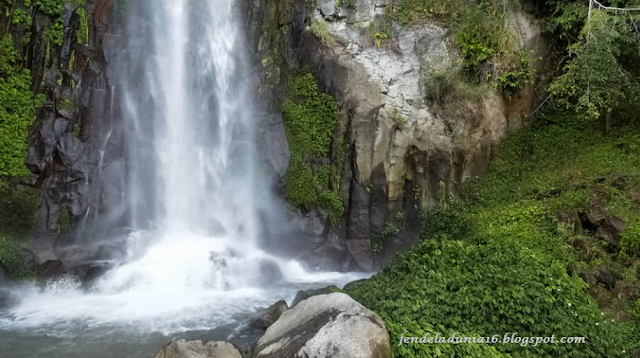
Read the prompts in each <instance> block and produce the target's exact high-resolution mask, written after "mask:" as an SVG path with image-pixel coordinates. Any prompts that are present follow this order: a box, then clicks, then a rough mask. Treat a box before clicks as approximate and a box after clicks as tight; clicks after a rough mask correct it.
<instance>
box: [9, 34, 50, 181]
mask: <svg viewBox="0 0 640 358" xmlns="http://www.w3.org/2000/svg"><path fill="white" fill-rule="evenodd" d="M18 61H19V59H18V57H17V54H16V51H15V50H14V48H13V40H12V38H11V36H5V37H4V38H2V39H1V40H0V103H1V104H2V105H0V178H2V177H15V176H23V175H26V174H28V171H27V169H26V168H25V166H24V158H25V155H26V152H27V144H26V137H27V130H28V128H29V126H30V125H31V123H33V120H34V119H35V116H36V108H38V107H40V106H41V105H42V102H43V98H42V96H34V95H33V93H32V92H31V87H32V86H31V73H30V71H29V70H27V69H24V68H20V67H19V62H18Z"/></svg>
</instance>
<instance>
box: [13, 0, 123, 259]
mask: <svg viewBox="0 0 640 358" xmlns="http://www.w3.org/2000/svg"><path fill="white" fill-rule="evenodd" d="M16 6H17V7H21V8H23V9H24V10H25V11H28V12H30V13H32V14H33V15H32V21H31V28H29V29H22V32H21V33H16V31H14V34H13V35H14V36H13V40H14V43H15V45H16V47H17V48H20V49H22V50H23V51H24V55H25V56H24V58H25V59H27V63H28V67H29V69H30V70H31V73H32V78H33V84H34V91H35V92H37V93H43V94H44V95H45V104H44V106H43V107H42V108H41V109H40V110H39V111H38V115H37V119H36V121H35V123H34V124H33V126H32V128H31V129H30V133H29V137H28V143H29V150H28V156H27V159H26V164H27V167H28V168H29V169H30V170H31V172H32V173H33V174H34V185H35V186H36V187H37V188H38V189H39V191H40V206H39V209H38V213H37V222H38V240H36V243H35V252H36V253H37V255H38V256H39V257H38V259H39V260H40V261H44V260H47V259H51V258H52V257H53V256H54V255H53V251H52V248H53V244H54V243H55V242H56V241H58V243H60V240H62V239H65V240H68V241H78V242H87V241H89V239H90V235H96V233H97V232H101V230H100V229H102V230H104V229H105V228H104V227H101V228H99V229H98V228H97V227H96V225H97V224H99V223H100V221H101V220H102V218H104V216H105V215H112V214H113V213H114V212H116V211H118V210H121V208H122V205H121V203H120V202H119V198H120V197H121V195H117V194H116V193H121V192H122V190H121V187H122V184H121V183H122V177H121V175H123V173H122V172H119V173H114V170H113V167H114V166H117V164H116V163H117V160H116V159H117V158H118V157H122V154H121V148H122V146H123V143H122V141H121V140H119V135H120V134H121V133H118V129H117V128H118V123H116V122H117V119H116V116H115V115H114V106H113V103H115V102H116V100H115V93H114V90H113V80H112V76H113V75H114V72H113V70H114V69H113V68H112V69H111V70H112V71H111V72H110V71H109V70H108V66H107V65H108V63H109V61H110V60H111V57H112V56H113V47H114V44H115V43H116V42H117V41H118V39H119V38H120V37H121V36H120V35H119V34H120V33H121V31H120V29H121V26H120V25H121V23H122V21H121V20H122V15H123V13H124V3H123V2H118V3H116V1H112V0H87V1H86V4H85V5H79V4H76V3H66V4H65V5H64V9H63V10H55V11H54V10H51V9H45V8H42V7H38V6H37V5H33V8H30V7H26V6H25V5H24V3H23V2H22V1H17V2H16V4H14V7H16ZM39 6H45V5H39ZM55 6H57V5H55ZM61 6H62V5H60V7H61ZM47 10H49V11H47ZM56 22H57V23H58V24H60V25H61V26H62V29H59V28H57V29H56V27H55V25H56ZM17 31H18V30H17ZM53 31H59V32H60V34H59V36H60V37H61V38H60V39H58V40H52V36H51V34H52V33H53ZM26 33H30V38H29V36H24V35H25V34H26ZM58 239H60V240H58Z"/></svg>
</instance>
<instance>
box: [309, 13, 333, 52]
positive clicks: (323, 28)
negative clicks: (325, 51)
mask: <svg viewBox="0 0 640 358" xmlns="http://www.w3.org/2000/svg"><path fill="white" fill-rule="evenodd" d="M309 30H310V31H311V33H312V34H313V35H314V36H315V37H317V38H318V39H319V40H320V42H322V44H323V45H325V46H333V45H335V42H336V40H335V38H333V35H332V34H331V31H330V30H329V25H328V24H327V22H326V21H324V20H318V19H314V20H313V21H312V22H311V26H310V27H309Z"/></svg>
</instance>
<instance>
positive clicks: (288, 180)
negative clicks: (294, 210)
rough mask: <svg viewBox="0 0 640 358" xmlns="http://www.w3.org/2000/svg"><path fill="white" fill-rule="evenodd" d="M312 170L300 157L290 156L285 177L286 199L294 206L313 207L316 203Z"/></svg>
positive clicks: (316, 196)
mask: <svg viewBox="0 0 640 358" xmlns="http://www.w3.org/2000/svg"><path fill="white" fill-rule="evenodd" d="M314 182H315V180H314V176H313V171H312V170H311V167H309V166H308V165H307V164H306V163H304V161H302V160H301V159H300V157H296V156H292V158H291V163H290V164H289V170H288V171H287V175H286V177H285V191H286V198H287V201H288V202H289V203H290V204H291V205H293V206H295V207H300V206H307V207H313V206H315V205H316V204H317V203H318V195H317V194H316V190H315V188H314V185H313V183H314Z"/></svg>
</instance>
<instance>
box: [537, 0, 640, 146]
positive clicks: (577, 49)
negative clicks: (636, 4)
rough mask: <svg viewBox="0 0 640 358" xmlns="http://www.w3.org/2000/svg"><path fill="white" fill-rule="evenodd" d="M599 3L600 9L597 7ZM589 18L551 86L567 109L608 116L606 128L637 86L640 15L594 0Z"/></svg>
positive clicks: (587, 116) (592, 116)
mask: <svg viewBox="0 0 640 358" xmlns="http://www.w3.org/2000/svg"><path fill="white" fill-rule="evenodd" d="M593 4H596V5H597V7H598V9H594V8H593ZM591 5H592V6H591V7H590V9H589V12H588V18H587V20H586V21H585V23H584V27H583V28H582V31H581V32H580V35H579V38H578V40H579V41H577V42H575V43H573V44H572V45H570V46H569V53H570V56H571V59H570V60H569V61H568V62H567V64H566V66H565V67H564V73H563V74H562V75H561V76H559V77H557V78H556V79H555V80H554V81H553V83H552V84H551V86H550V88H549V92H550V94H551V95H553V96H555V98H556V99H557V100H558V102H559V103H560V104H562V105H564V106H565V107H566V108H567V109H573V110H575V111H576V112H577V113H578V114H579V115H580V116H581V117H582V118H584V119H587V120H598V119H601V118H603V117H604V122H605V123H604V130H605V133H607V134H608V133H609V132H610V131H611V127H612V112H613V110H614V109H615V107H616V105H617V103H618V102H619V101H620V100H621V99H623V98H624V96H625V93H627V92H631V91H628V89H629V88H630V87H633V86H637V85H636V83H635V81H634V80H633V77H634V73H633V72H635V71H634V69H632V68H630V67H629V66H630V65H631V66H637V65H636V63H637V61H635V60H634V61H629V60H628V59H629V57H633V58H636V59H637V58H638V53H637V51H629V50H630V49H637V48H638V43H639V42H638V37H637V36H636V33H635V32H634V26H633V25H634V24H635V23H636V21H637V19H638V18H637V17H636V16H634V15H630V14H629V12H628V11H626V10H635V9H624V10H625V11H624V14H620V13H619V12H618V10H622V9H615V8H605V7H602V8H601V9H600V7H601V5H600V4H599V3H597V2H594V1H593V0H592V2H591Z"/></svg>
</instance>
